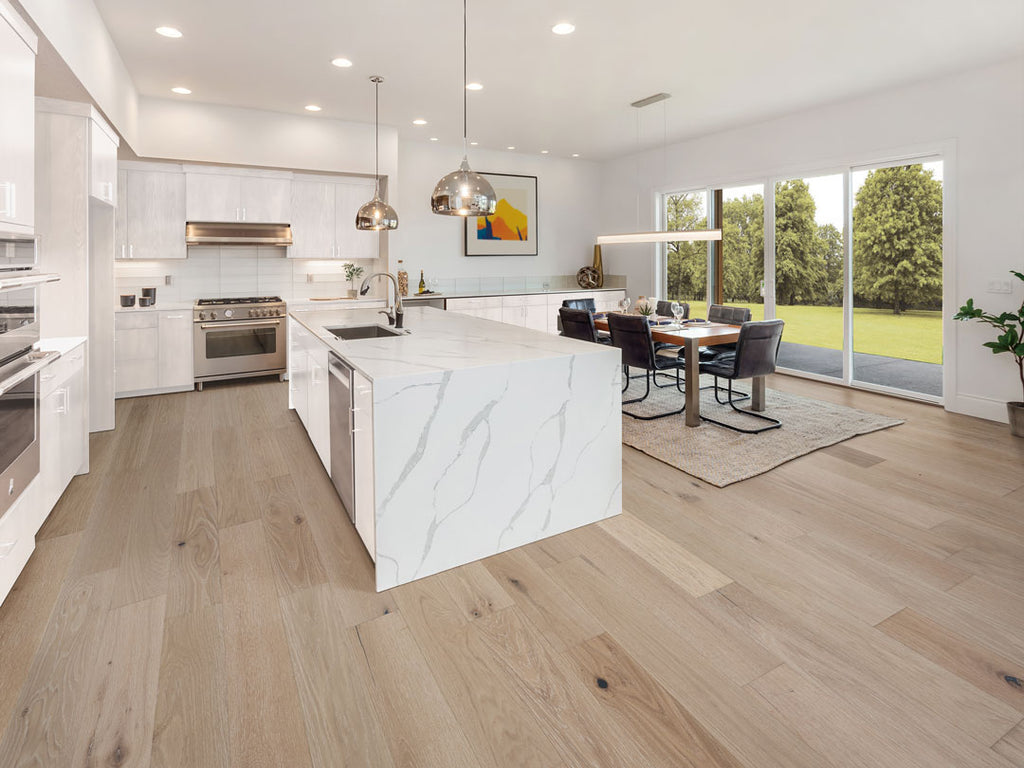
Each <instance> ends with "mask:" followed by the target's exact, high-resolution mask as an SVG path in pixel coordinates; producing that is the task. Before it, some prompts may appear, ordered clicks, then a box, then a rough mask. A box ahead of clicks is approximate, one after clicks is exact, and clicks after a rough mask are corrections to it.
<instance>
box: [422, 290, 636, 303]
mask: <svg viewBox="0 0 1024 768" xmlns="http://www.w3.org/2000/svg"><path fill="white" fill-rule="evenodd" d="M624 290H626V289H625V288H550V289H548V290H546V291H543V290H541V291H516V290H511V289H509V290H507V291H468V292H467V291H460V292H455V291H448V292H444V293H442V292H438V293H427V294H423V295H422V296H421V295H419V294H416V293H414V294H412V295H410V296H403V297H402V301H426V300H427V299H484V298H488V297H491V296H495V297H501V296H537V295H541V294H548V293H550V294H552V295H556V294H557V295H562V294H563V293H586V294H591V293H604V292H606V291H624Z"/></svg>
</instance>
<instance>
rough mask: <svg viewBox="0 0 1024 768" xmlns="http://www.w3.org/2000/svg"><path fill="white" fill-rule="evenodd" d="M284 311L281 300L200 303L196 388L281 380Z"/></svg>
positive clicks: (195, 338) (197, 308)
mask: <svg viewBox="0 0 1024 768" xmlns="http://www.w3.org/2000/svg"><path fill="white" fill-rule="evenodd" d="M285 310H286V305H285V303H284V302H283V301H281V299H280V297H278V296H257V297H246V298H224V299H200V300H199V301H197V302H196V305H195V307H194V308H193V318H192V319H193V321H194V322H193V327H194V330H193V355H194V360H193V367H194V376H195V381H196V386H197V387H198V388H199V389H202V388H203V382H206V381H216V380H218V379H237V378H242V377H245V376H267V375H270V374H277V375H279V376H280V375H282V374H284V372H285V371H286V370H287V367H288V345H287V342H286V330H287V329H286V326H285Z"/></svg>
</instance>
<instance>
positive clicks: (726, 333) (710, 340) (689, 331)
mask: <svg viewBox="0 0 1024 768" xmlns="http://www.w3.org/2000/svg"><path fill="white" fill-rule="evenodd" d="M594 327H595V328H598V329H599V330H602V331H607V330H608V321H607V320H606V319H605V318H601V319H595V320H594ZM739 337H740V326H738V325H726V324H725V323H701V324H699V325H687V326H685V327H683V328H679V329H672V330H662V328H660V327H659V326H657V325H652V326H651V338H653V339H654V340H655V341H663V342H665V343H666V344H678V345H682V344H683V343H685V342H686V340H687V339H689V340H691V341H696V342H697V343H698V344H699V345H701V346H707V345H714V344H729V343H730V342H734V341H736V340H737V339H739Z"/></svg>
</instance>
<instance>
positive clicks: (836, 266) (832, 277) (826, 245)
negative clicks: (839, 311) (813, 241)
mask: <svg viewBox="0 0 1024 768" xmlns="http://www.w3.org/2000/svg"><path fill="white" fill-rule="evenodd" d="M818 254H819V258H821V260H822V261H823V262H824V266H825V283H824V291H823V293H822V295H821V296H819V300H820V301H823V302H824V303H825V304H827V305H828V306H833V307H837V306H842V303H843V261H844V257H843V233H842V232H840V231H839V230H838V229H836V227H835V225H833V224H822V225H821V226H819V227H818Z"/></svg>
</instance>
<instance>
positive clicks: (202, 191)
mask: <svg viewBox="0 0 1024 768" xmlns="http://www.w3.org/2000/svg"><path fill="white" fill-rule="evenodd" d="M228 170H229V169H225V168H217V169H209V170H208V169H207V168H206V167H191V166H190V167H187V168H186V169H185V215H186V220H187V221H249V222H259V223H268V224H288V223H290V221H291V208H292V204H291V202H292V200H291V174H290V173H286V172H276V171H244V172H243V171H242V170H241V169H239V170H237V171H235V170H234V169H230V170H231V171H233V172H230V173H229V172H226V171H228Z"/></svg>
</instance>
